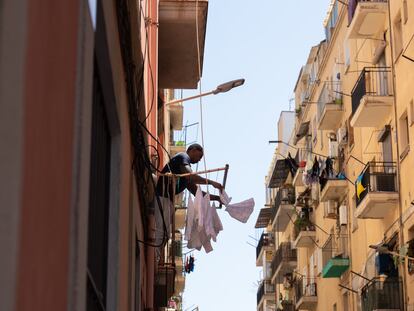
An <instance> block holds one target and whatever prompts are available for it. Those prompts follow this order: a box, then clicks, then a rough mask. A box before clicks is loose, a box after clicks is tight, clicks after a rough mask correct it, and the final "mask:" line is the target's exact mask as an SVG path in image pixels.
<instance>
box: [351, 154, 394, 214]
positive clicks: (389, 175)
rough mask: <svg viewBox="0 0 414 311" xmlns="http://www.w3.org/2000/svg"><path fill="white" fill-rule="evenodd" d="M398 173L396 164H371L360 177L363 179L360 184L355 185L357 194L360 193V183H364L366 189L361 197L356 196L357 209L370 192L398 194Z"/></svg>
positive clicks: (361, 193)
mask: <svg viewBox="0 0 414 311" xmlns="http://www.w3.org/2000/svg"><path fill="white" fill-rule="evenodd" d="M396 171H397V166H396V164H395V162H369V163H368V164H367V165H366V167H365V169H364V170H363V171H362V173H361V174H360V175H359V176H360V177H361V180H360V182H359V181H357V182H356V183H355V192H356V193H358V185H359V183H362V186H363V188H365V190H364V191H362V192H360V194H359V196H358V195H357V196H356V205H357V207H358V205H359V204H360V203H361V202H362V200H364V198H365V197H366V196H367V194H368V193H369V192H396V191H397V178H396V176H397V175H396ZM360 177H359V178H360Z"/></svg>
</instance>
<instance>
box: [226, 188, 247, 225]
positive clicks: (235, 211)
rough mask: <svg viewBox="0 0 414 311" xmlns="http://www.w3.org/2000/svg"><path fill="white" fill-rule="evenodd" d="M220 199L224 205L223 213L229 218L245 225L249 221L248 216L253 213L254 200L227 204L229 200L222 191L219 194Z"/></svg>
mask: <svg viewBox="0 0 414 311" xmlns="http://www.w3.org/2000/svg"><path fill="white" fill-rule="evenodd" d="M220 199H221V201H222V202H223V203H224V206H225V207H226V209H225V211H226V212H228V213H229V214H230V216H231V217H233V218H234V219H237V220H238V221H240V222H242V223H246V222H247V220H248V219H249V217H250V215H251V214H252V213H253V210H254V199H253V198H250V199H248V200H245V201H242V202H240V203H234V204H229V203H230V201H231V198H229V196H228V195H227V193H226V192H225V191H224V190H223V191H222V193H221V194H220Z"/></svg>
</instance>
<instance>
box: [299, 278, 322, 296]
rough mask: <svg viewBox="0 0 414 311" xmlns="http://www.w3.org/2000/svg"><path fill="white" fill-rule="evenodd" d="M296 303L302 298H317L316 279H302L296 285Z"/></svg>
mask: <svg viewBox="0 0 414 311" xmlns="http://www.w3.org/2000/svg"><path fill="white" fill-rule="evenodd" d="M295 294H296V302H299V300H300V299H301V298H302V297H317V291H316V279H315V278H307V277H300V278H298V279H296V283H295Z"/></svg>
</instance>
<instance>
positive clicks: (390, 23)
mask: <svg viewBox="0 0 414 311" xmlns="http://www.w3.org/2000/svg"><path fill="white" fill-rule="evenodd" d="M390 2H391V0H388V1H387V4H388V29H389V32H390V47H391V68H392V69H391V73H392V87H393V93H394V94H393V95H394V99H393V106H394V119H395V135H396V140H397V141H396V148H397V161H396V162H397V181H398V199H399V200H398V201H399V203H398V223H399V225H400V234H399V237H400V246H402V245H404V243H405V242H404V241H405V240H404V223H403V221H402V214H403V212H402V196H401V191H400V189H401V178H400V143H399V141H398V113H397V92H396V78H395V65H394V60H395V59H394V50H393V30H392V22H391V4H390ZM402 279H403V290H404V310H407V306H408V295H407V271H406V268H405V263H404V266H403V272H402Z"/></svg>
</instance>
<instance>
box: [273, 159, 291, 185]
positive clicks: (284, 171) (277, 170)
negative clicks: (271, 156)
mask: <svg viewBox="0 0 414 311" xmlns="http://www.w3.org/2000/svg"><path fill="white" fill-rule="evenodd" d="M288 175H289V165H288V163H286V160H285V159H280V160H277V161H276V163H275V166H274V168H273V172H272V176H271V177H270V180H269V184H268V187H269V188H278V187H280V186H282V185H283V184H284V183H285V181H286V178H287V177H288Z"/></svg>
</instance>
